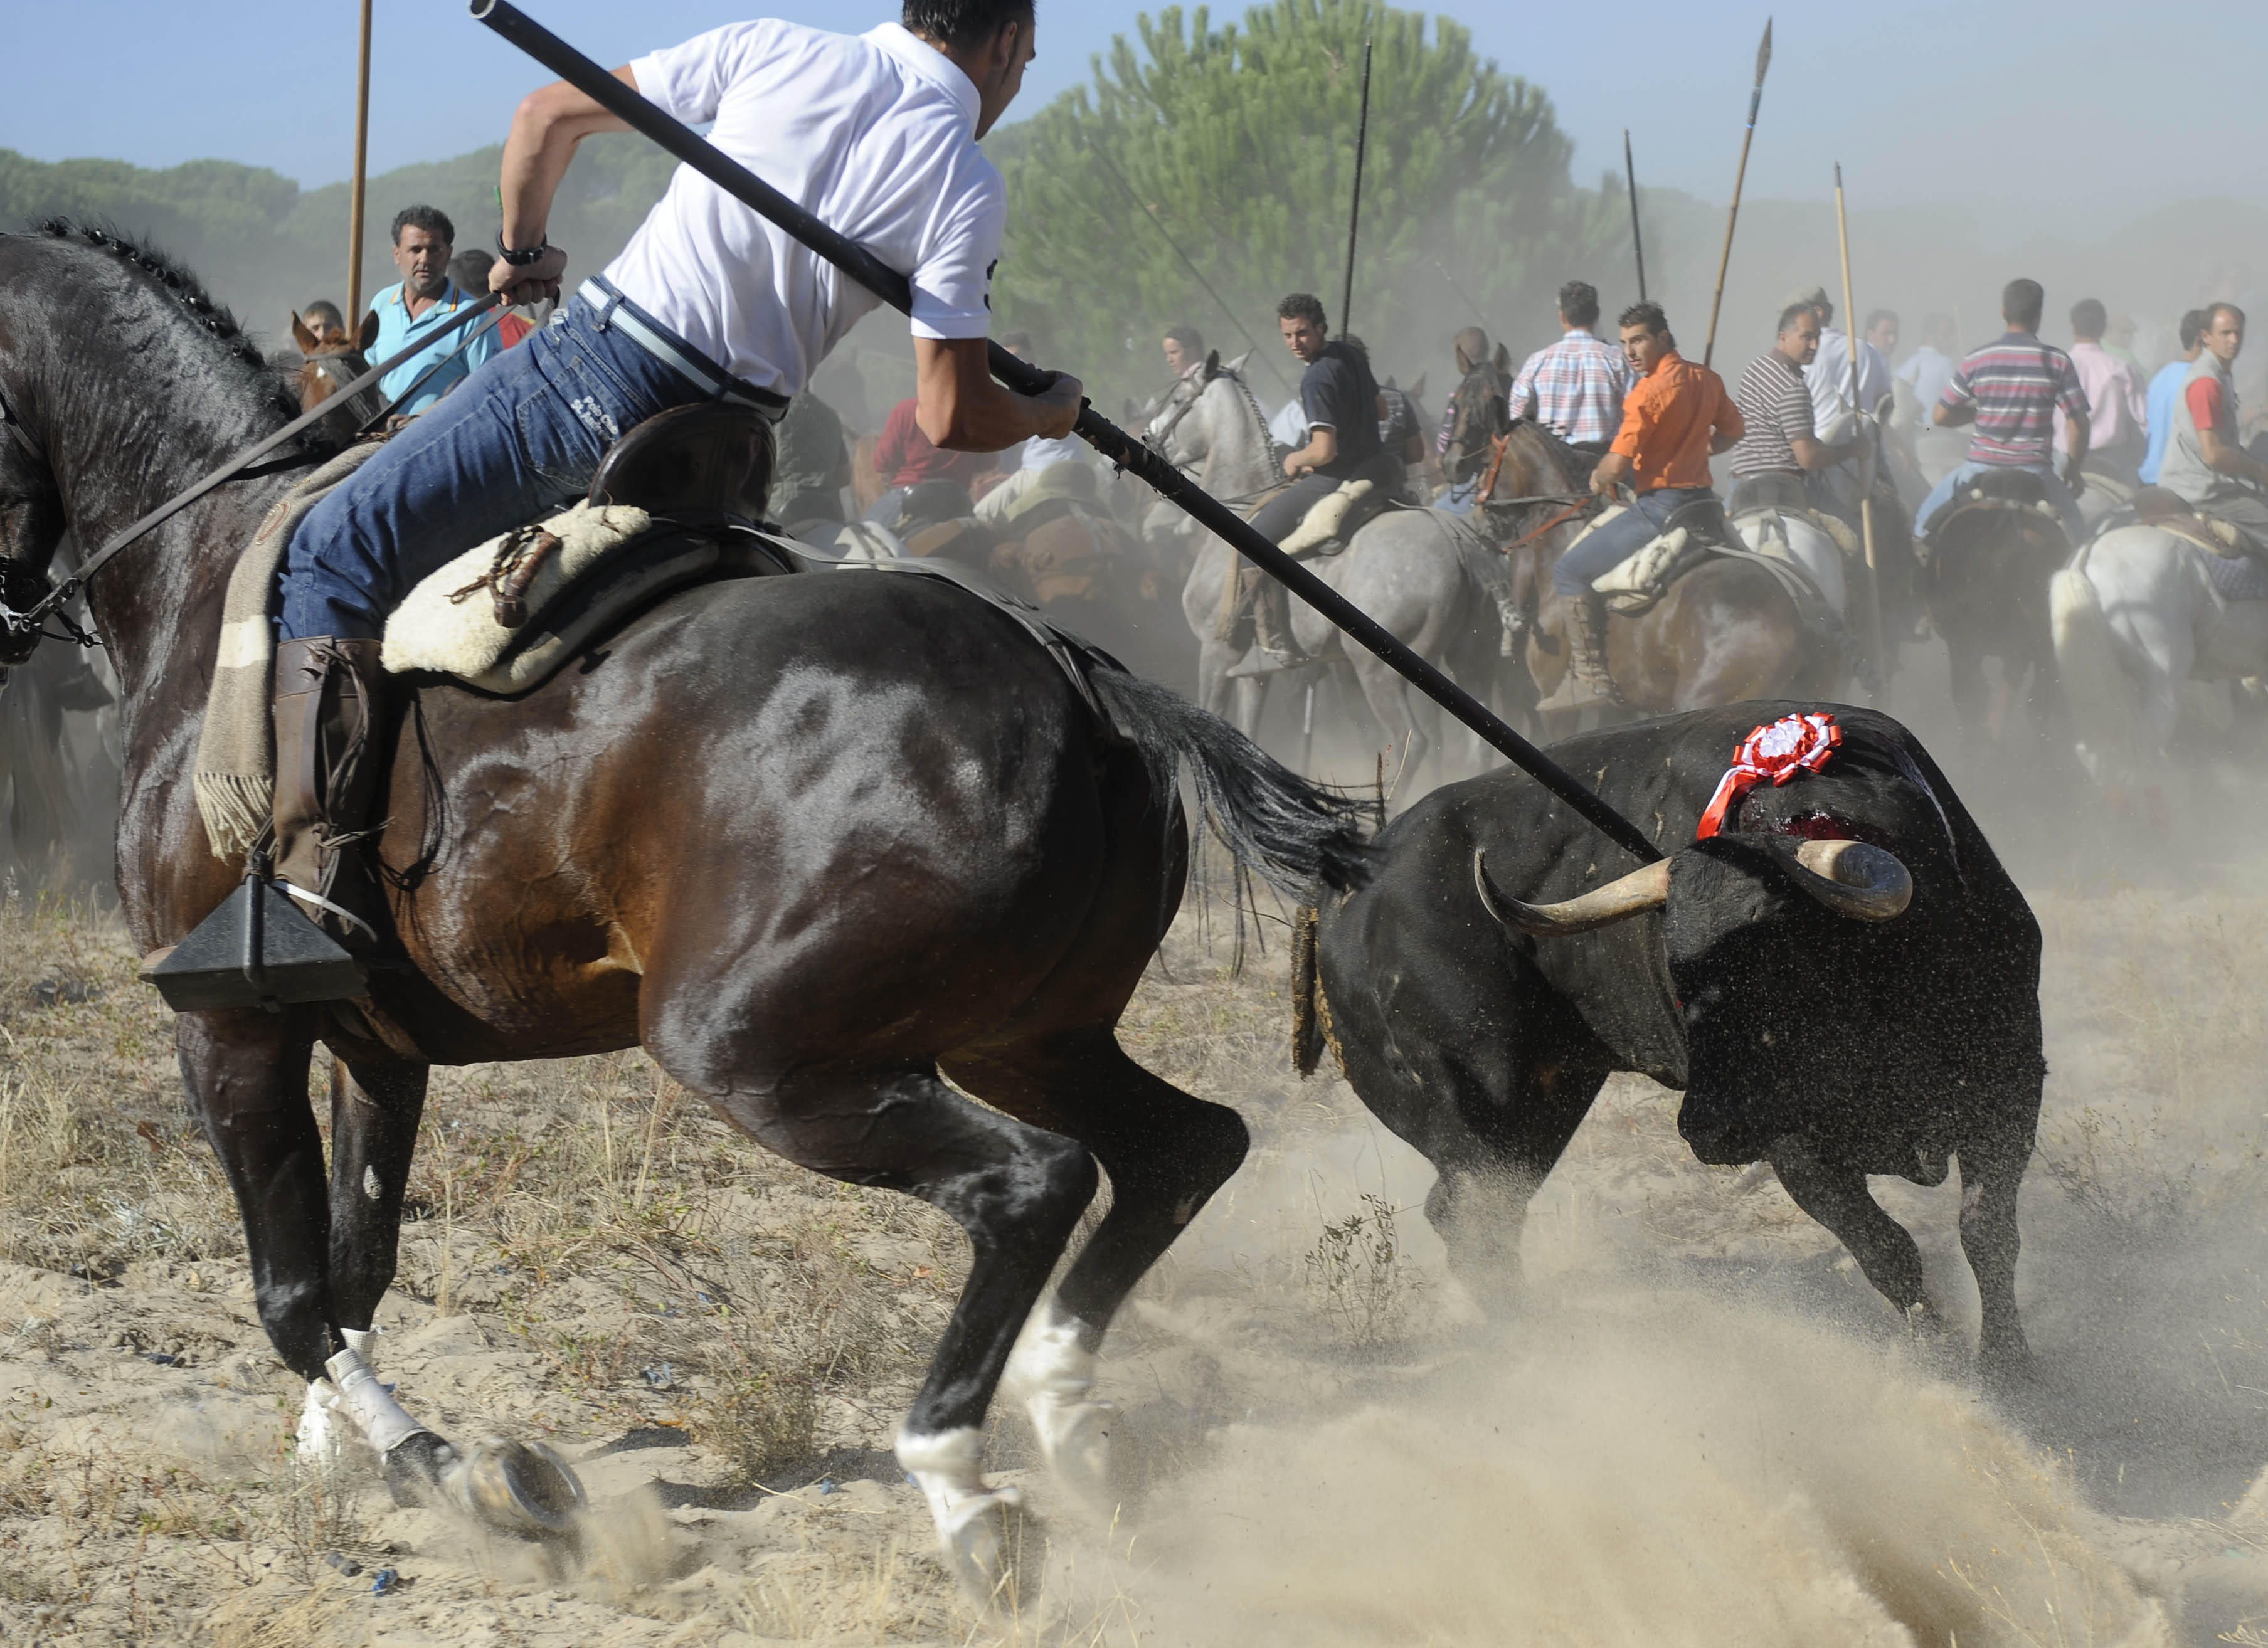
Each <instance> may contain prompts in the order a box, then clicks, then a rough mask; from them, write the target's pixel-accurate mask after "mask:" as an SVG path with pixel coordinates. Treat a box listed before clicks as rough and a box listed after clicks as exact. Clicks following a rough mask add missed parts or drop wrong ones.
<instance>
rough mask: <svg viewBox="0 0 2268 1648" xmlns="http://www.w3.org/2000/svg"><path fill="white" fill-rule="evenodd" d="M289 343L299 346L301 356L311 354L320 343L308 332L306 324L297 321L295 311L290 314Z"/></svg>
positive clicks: (317, 338)
mask: <svg viewBox="0 0 2268 1648" xmlns="http://www.w3.org/2000/svg"><path fill="white" fill-rule="evenodd" d="M291 341H292V342H294V343H297V344H298V346H299V353H301V354H302V355H312V354H313V353H314V352H315V349H316V346H317V345H319V344H320V343H321V342H322V340H321V339H320V338H319V337H317V336H316V335H314V334H313V332H312V331H310V330H308V328H307V323H306V321H305V320H301V319H299V312H298V310H297V309H294V310H293V311H292V312H291Z"/></svg>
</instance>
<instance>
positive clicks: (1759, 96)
mask: <svg viewBox="0 0 2268 1648" xmlns="http://www.w3.org/2000/svg"><path fill="white" fill-rule="evenodd" d="M1770 68H1771V18H1765V19H1764V41H1763V43H1762V44H1761V45H1759V46H1758V47H1757V48H1756V85H1755V86H1754V87H1753V88H1752V89H1751V90H1750V91H1749V124H1748V128H1747V129H1746V130H1744V131H1743V132H1742V134H1741V165H1740V169H1739V170H1738V171H1736V172H1734V173H1733V210H1732V211H1731V212H1730V214H1728V215H1727V217H1726V219H1725V253H1724V255H1723V256H1722V257H1720V258H1719V259H1718V260H1717V295H1716V296H1715V297H1714V298H1711V299H1710V300H1709V342H1708V346H1707V347H1706V348H1705V349H1703V350H1702V351H1701V364H1703V365H1704V366H1706V365H1708V364H1710V362H1711V361H1712V360H1713V359H1715V358H1716V354H1717V313H1718V311H1719V310H1720V309H1722V308H1723V307H1724V305H1725V271H1726V269H1728V268H1730V267H1731V266H1732V261H1733V227H1734V224H1738V223H1739V222H1740V221H1741V186H1742V184H1743V183H1745V182H1747V181H1748V177H1749V144H1750V143H1754V142H1755V141H1756V110H1757V109H1758V108H1760V107H1763V104H1764V71H1765V70H1768V69H1770Z"/></svg>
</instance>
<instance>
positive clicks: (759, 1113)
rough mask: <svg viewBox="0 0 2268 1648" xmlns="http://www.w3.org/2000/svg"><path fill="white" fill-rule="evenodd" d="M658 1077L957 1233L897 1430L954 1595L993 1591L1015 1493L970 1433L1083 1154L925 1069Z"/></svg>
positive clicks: (1075, 1198)
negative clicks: (992, 1482) (935, 1322)
mask: <svg viewBox="0 0 2268 1648" xmlns="http://www.w3.org/2000/svg"><path fill="white" fill-rule="evenodd" d="M656 1056H657V1057H658V1058H659V1059H660V1060H661V1062H662V1064H663V1066H664V1068H666V1069H668V1070H670V1073H671V1074H672V1075H674V1076H675V1077H677V1078H678V1079H679V1080H680V1081H682V1082H684V1083H685V1085H687V1086H688V1087H689V1088H691V1089H692V1090H693V1091H695V1092H696V1093H707V1094H708V1095H709V1096H710V1097H711V1101H712V1102H713V1103H714V1104H716V1106H717V1107H718V1109H720V1110H721V1111H723V1112H724V1114H725V1115H726V1116H727V1117H728V1118H730V1119H731V1120H732V1121H733V1122H735V1123H736V1124H738V1125H739V1126H740V1128H742V1129H744V1130H745V1131H747V1132H748V1133H749V1134H751V1135H752V1136H754V1137H755V1138H756V1139H757V1140H758V1141H760V1142H761V1143H762V1144H764V1145H765V1146H766V1147H767V1148H768V1149H770V1150H772V1151H776V1152H777V1154H779V1155H781V1156H784V1157H785V1158H787V1159H788V1160H790V1161H792V1162H796V1163H799V1164H800V1165H801V1166H806V1167H808V1168H810V1169H812V1171H814V1173H825V1174H826V1175H827V1176H828V1177H829V1178H830V1179H839V1180H842V1181H844V1182H845V1183H848V1184H857V1185H874V1186H879V1187H880V1188H884V1189H889V1190H900V1191H903V1192H904V1193H905V1194H907V1195H908V1196H918V1197H920V1198H921V1199H922V1200H923V1201H924V1202H927V1203H930V1204H931V1205H932V1206H933V1207H936V1208H938V1209H939V1210H942V1211H943V1212H946V1213H947V1214H950V1215H951V1216H952V1217H953V1218H954V1221H955V1222H956V1223H958V1224H959V1225H960V1226H961V1229H962V1230H964V1231H966V1232H968V1243H969V1247H970V1249H971V1250H972V1254H973V1259H974V1262H973V1263H972V1264H971V1265H970V1267H969V1272H968V1285H967V1286H965V1287H964V1288H962V1290H961V1299H960V1302H959V1304H958V1305H956V1306H954V1313H953V1320H952V1321H951V1322H949V1323H948V1324H947V1325H946V1330H945V1333H944V1335H943V1337H942V1338H941V1339H940V1340H939V1343H938V1348H937V1353H936V1355H935V1356H934V1357H932V1359H931V1362H930V1370H929V1377H928V1378H927V1379H925V1380H924V1382H923V1385H922V1388H921V1393H920V1394H919V1395H917V1397H915V1399H914V1404H913V1408H912V1409H911V1411H909V1413H908V1414H907V1416H906V1420H905V1424H904V1425H903V1427H902V1429H901V1430H900V1431H899V1432H898V1442H897V1452H898V1461H899V1463H900V1464H901V1465H902V1466H903V1467H904V1468H906V1470H907V1471H908V1472H909V1473H910V1474H911V1475H912V1476H913V1478H914V1480H915V1481H916V1482H918V1483H919V1484H920V1486H921V1490H922V1492H923V1493H924V1495H925V1496H926V1497H927V1498H928V1500H929V1505H930V1511H931V1512H932V1515H933V1516H935V1518H936V1519H937V1527H938V1533H939V1535H940V1537H941V1539H942V1541H943V1542H944V1547H945V1554H946V1557H947V1559H948V1560H950V1561H951V1562H952V1563H954V1568H955V1571H956V1573H957V1575H958V1577H959V1578H960V1579H961V1583H962V1585H964V1586H965V1587H967V1588H968V1590H969V1591H970V1592H971V1593H975V1594H976V1595H979V1596H983V1597H990V1596H991V1595H992V1594H993V1593H995V1592H996V1591H997V1589H998V1587H999V1586H1000V1585H1002V1583H1003V1582H1004V1581H1005V1579H1006V1578H1007V1577H1008V1576H1009V1574H1010V1573H1011V1572H1012V1571H1013V1565H1014V1563H1015V1558H1016V1540H1017V1538H1018V1535H1019V1532H1020V1512H1019V1503H1020V1499H1019V1496H1018V1494H1017V1492H1016V1490H1014V1489H1013V1488H1011V1489H1003V1490H994V1489H990V1488H987V1487H986V1486H985V1483H984V1477H983V1469H982V1465H983V1452H984V1436H983V1424H984V1416H985V1413H986V1411H987V1410H988V1409H990V1406H991V1403H992V1393H993V1390H994V1389H995V1387H997V1386H998V1384H999V1382H1000V1372H1001V1369H1002V1368H1003V1367H1004V1366H1005V1365H1006V1363H1007V1360H1008V1353H1009V1351H1010V1350H1012V1349H1013V1347H1014V1345H1015V1343H1016V1335H1017V1333H1018V1332H1019V1331H1020V1329H1021V1328H1022V1327H1023V1325H1024V1319H1025V1318H1026V1317H1027V1316H1028V1315H1030V1314H1031V1311H1032V1306H1033V1304H1034V1303H1035V1301H1036V1300H1037V1299H1038V1298H1039V1296H1040V1291H1041V1289H1042V1288H1043V1287H1045V1286H1046V1285H1047V1280H1048V1276H1049V1272H1050V1271H1052V1270H1053V1269H1055V1264H1056V1261H1057V1259H1058V1258H1060V1257H1061V1256H1062V1254H1063V1250H1064V1245H1065V1244H1066V1243H1067V1242H1068V1241H1069V1240H1071V1232H1072V1230H1073V1229H1075V1228H1076V1227H1077V1225H1078V1224H1079V1215H1080V1214H1081V1213H1082V1212H1084V1211H1085V1210H1086V1204H1087V1203H1089V1202H1090V1201H1092V1200H1093V1199H1094V1188H1095V1169H1094V1159H1093V1158H1092V1157H1090V1156H1089V1155H1088V1154H1087V1152H1086V1148H1085V1147H1084V1146H1082V1145H1080V1144H1078V1143H1076V1142H1075V1141H1073V1140H1071V1139H1069V1138H1065V1137H1062V1136H1060V1135H1058V1134H1054V1133H1048V1132H1043V1131H1042V1130H1041V1129H1038V1128H1036V1127H1030V1126H1027V1125H1026V1124H1025V1123H1023V1122H1019V1121H1017V1120H1015V1119H1014V1118H1013V1117H1011V1116H1005V1115H998V1114H996V1113H995V1112H993V1111H990V1110H987V1109H985V1108H984V1107H983V1106H981V1105H977V1104H973V1103H971V1102H970V1101H969V1100H967V1099H964V1098H962V1097H961V1095H960V1094H958V1093H954V1091H953V1090H952V1089H950V1088H949V1087H947V1086H946V1085H945V1083H944V1082H943V1080H941V1079H940V1078H939V1076H938V1075H937V1073H936V1071H935V1070H929V1069H923V1068H917V1067H908V1066H905V1065H898V1066H895V1067H891V1068H885V1069H880V1070H878V1069H875V1068H873V1067H872V1066H867V1067H864V1068H857V1069H843V1068H839V1067H837V1068H831V1069H830V1068H828V1067H825V1066H806V1067H803V1068H800V1069H797V1070H793V1071H792V1073H791V1074H790V1075H788V1076H786V1077H784V1078H778V1079H776V1080H771V1081H768V1082H767V1083H766V1085H765V1086H764V1087H763V1088H762V1089H759V1090H755V1091H750V1090H749V1089H747V1088H739V1089H738V1090H735V1086H734V1085H732V1084H729V1083H725V1082H719V1081H717V1080H716V1079H714V1078H711V1077H707V1076H705V1073H704V1072H703V1071H701V1070H698V1069H697V1068H692V1067H691V1066H692V1065H694V1064H695V1063H697V1061H689V1060H685V1059H680V1058H673V1057H672V1056H671V1055H670V1053H669V1051H668V1049H667V1048H666V1046H665V1047H663V1048H657V1049H656Z"/></svg>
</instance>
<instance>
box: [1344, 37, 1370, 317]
mask: <svg viewBox="0 0 2268 1648" xmlns="http://www.w3.org/2000/svg"><path fill="white" fill-rule="evenodd" d="M1369 145H1370V42H1369V41H1368V40H1364V41H1363V43H1362V114H1361V115H1360V116H1359V118H1358V119H1357V120H1356V121H1355V127H1354V202H1353V204H1352V205H1351V206H1350V207H1349V208H1348V210H1347V261H1346V283H1345V284H1344V285H1343V286H1341V287H1340V288H1339V335H1340V336H1341V337H1344V336H1345V335H1347V334H1348V333H1349V332H1350V331H1351V330H1352V329H1353V327H1354V235H1355V231H1356V230H1357V229H1359V228H1360V227H1361V226H1362V156H1363V151H1364V150H1365V149H1366V148H1368V147H1369Z"/></svg>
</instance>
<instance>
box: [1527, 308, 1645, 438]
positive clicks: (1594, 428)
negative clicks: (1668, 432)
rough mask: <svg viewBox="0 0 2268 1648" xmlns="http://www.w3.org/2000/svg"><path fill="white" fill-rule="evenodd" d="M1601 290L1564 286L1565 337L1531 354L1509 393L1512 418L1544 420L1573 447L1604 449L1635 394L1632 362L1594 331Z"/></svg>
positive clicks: (1561, 317)
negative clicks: (1626, 402) (1625, 402)
mask: <svg viewBox="0 0 2268 1648" xmlns="http://www.w3.org/2000/svg"><path fill="white" fill-rule="evenodd" d="M1598 319H1599V292H1598V289H1597V288H1596V287H1594V286H1593V285H1592V284H1591V283H1589V282H1588V281H1569V282H1568V283H1566V284H1565V286H1562V287H1561V288H1560V289H1559V324H1560V326H1561V327H1564V328H1565V334H1566V335H1565V336H1564V337H1562V338H1561V339H1560V340H1559V341H1558V342H1557V343H1554V344H1552V345H1551V346H1550V348H1548V349H1538V350H1536V351H1535V354H1533V355H1531V356H1529V357H1528V364H1526V365H1524V366H1522V367H1521V369H1520V375H1519V376H1518V377H1517V378H1514V379H1513V380H1512V393H1511V394H1509V395H1508V396H1506V405H1507V408H1508V409H1509V410H1510V412H1511V414H1512V416H1513V417H1516V418H1529V419H1532V420H1534V421H1535V423H1541V424H1543V427H1544V428H1546V429H1548V430H1550V431H1551V432H1552V433H1553V434H1555V435H1557V437H1558V438H1560V439H1561V440H1564V441H1565V442H1567V443H1568V444H1569V445H1574V446H1580V447H1582V448H1583V449H1584V450H1585V451H1587V452H1593V453H1600V452H1605V451H1606V450H1607V443H1608V442H1609V441H1611V440H1612V439H1614V438H1615V433H1616V430H1620V429H1621V428H1622V426H1623V397H1624V395H1625V394H1629V393H1630V386H1631V368H1630V362H1629V361H1628V360H1626V359H1624V356H1623V352H1622V350H1620V349H1616V347H1615V346H1614V345H1613V344H1611V343H1608V342H1604V341H1602V339H1601V338H1600V337H1599V335H1598V334H1596V333H1594V332H1593V331H1592V330H1591V328H1592V327H1594V326H1595V325H1596V324H1597V323H1598Z"/></svg>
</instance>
